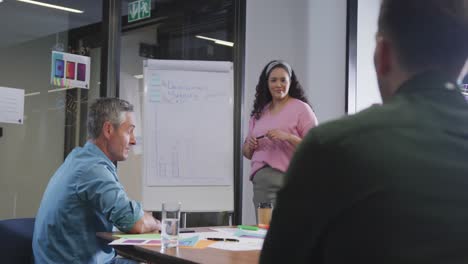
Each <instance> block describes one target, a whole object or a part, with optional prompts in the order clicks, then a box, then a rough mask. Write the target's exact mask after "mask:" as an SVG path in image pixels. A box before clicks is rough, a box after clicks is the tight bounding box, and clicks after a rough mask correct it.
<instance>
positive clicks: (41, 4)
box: [0, 0, 83, 14]
mask: <svg viewBox="0 0 468 264" xmlns="http://www.w3.org/2000/svg"><path fill="white" fill-rule="evenodd" d="M0 1H1V0H0ZM18 1H20V2H25V3H29V4H33V5H40V6H45V7H49V8H55V9H60V10H64V11H68V12H72V13H78V14H81V13H83V11H81V10H78V9H73V8H68V7H64V6H59V5H51V4H46V3H43V2H39V1H32V0H18Z"/></svg>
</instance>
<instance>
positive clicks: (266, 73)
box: [265, 60, 292, 78]
mask: <svg viewBox="0 0 468 264" xmlns="http://www.w3.org/2000/svg"><path fill="white" fill-rule="evenodd" d="M278 65H280V66H283V67H284V68H286V71H287V72H288V74H289V77H290V78H291V77H292V69H291V66H289V64H288V63H286V62H285V61H280V60H275V61H272V62H270V64H268V66H267V69H266V72H265V75H266V77H267V78H268V74H270V71H271V70H272V69H273V68H275V67H276V66H278Z"/></svg>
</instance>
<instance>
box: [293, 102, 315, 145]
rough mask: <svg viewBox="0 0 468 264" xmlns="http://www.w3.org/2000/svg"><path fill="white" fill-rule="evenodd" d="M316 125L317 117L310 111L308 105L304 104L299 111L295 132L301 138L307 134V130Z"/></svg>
mask: <svg viewBox="0 0 468 264" xmlns="http://www.w3.org/2000/svg"><path fill="white" fill-rule="evenodd" d="M316 126H318V120H317V117H316V116H315V114H314V111H312V108H310V106H308V105H305V107H304V108H303V110H302V111H301V113H299V119H298V124H297V132H298V133H299V136H300V137H301V138H304V136H305V135H307V132H309V130H310V129H311V128H313V127H316Z"/></svg>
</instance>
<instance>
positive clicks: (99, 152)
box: [83, 141, 116, 170]
mask: <svg viewBox="0 0 468 264" xmlns="http://www.w3.org/2000/svg"><path fill="white" fill-rule="evenodd" d="M83 148H84V149H85V150H87V151H89V152H91V153H93V154H95V155H97V156H99V157H101V158H103V159H105V160H106V161H107V163H109V164H112V165H110V166H111V167H112V168H113V169H114V170H115V169H116V168H115V165H114V163H113V162H112V161H111V160H110V159H109V158H108V157H107V156H106V154H104V152H102V150H101V149H100V148H99V147H98V146H96V144H94V143H93V142H91V141H87V142H86V144H85V145H84V146H83Z"/></svg>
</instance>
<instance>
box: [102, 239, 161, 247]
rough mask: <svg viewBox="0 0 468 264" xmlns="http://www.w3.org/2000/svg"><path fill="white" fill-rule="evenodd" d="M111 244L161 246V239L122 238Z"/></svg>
mask: <svg viewBox="0 0 468 264" xmlns="http://www.w3.org/2000/svg"><path fill="white" fill-rule="evenodd" d="M109 245H127V246H128V245H140V246H143V245H144V246H159V245H161V239H144V238H120V239H116V240H114V241H112V242H110V243H109Z"/></svg>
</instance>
